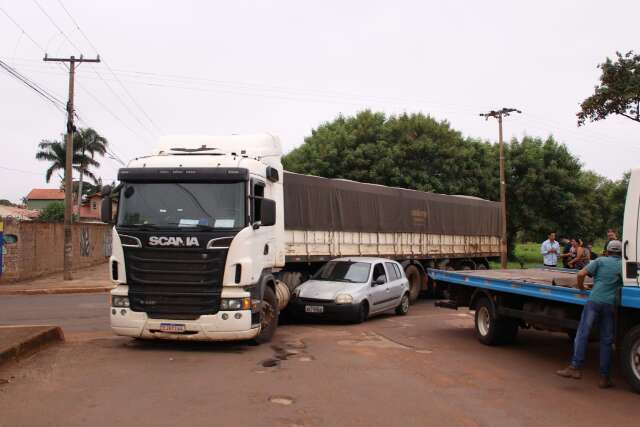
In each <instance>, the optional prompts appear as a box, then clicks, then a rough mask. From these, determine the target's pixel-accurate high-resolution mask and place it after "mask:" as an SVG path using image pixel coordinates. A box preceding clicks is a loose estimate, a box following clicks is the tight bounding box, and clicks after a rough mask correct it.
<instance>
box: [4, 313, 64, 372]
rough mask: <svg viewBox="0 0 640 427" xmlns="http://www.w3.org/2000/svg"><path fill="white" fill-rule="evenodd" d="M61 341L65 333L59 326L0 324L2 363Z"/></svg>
mask: <svg viewBox="0 0 640 427" xmlns="http://www.w3.org/2000/svg"><path fill="white" fill-rule="evenodd" d="M61 341H64V334H63V333H62V329H60V328H59V327H57V326H0V365H1V364H2V363H4V362H8V361H10V360H17V359H20V358H23V357H26V356H29V355H31V354H33V353H36V352H38V351H40V350H42V349H43V348H45V347H46V346H48V345H50V344H52V343H55V342H61ZM5 381H6V380H5Z"/></svg>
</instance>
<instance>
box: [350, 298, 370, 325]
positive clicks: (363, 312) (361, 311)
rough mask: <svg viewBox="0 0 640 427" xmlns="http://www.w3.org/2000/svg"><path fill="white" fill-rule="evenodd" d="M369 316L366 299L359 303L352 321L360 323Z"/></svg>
mask: <svg viewBox="0 0 640 427" xmlns="http://www.w3.org/2000/svg"><path fill="white" fill-rule="evenodd" d="M368 317H369V304H367V302H366V301H363V302H361V303H360V306H359V307H358V312H357V313H356V316H355V318H354V319H353V323H362V322H364V321H365V320H367V318H368Z"/></svg>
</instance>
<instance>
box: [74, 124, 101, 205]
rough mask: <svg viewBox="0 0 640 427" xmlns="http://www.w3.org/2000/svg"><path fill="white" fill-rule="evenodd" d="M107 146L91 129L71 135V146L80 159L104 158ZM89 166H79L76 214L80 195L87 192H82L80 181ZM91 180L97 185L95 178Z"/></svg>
mask: <svg viewBox="0 0 640 427" xmlns="http://www.w3.org/2000/svg"><path fill="white" fill-rule="evenodd" d="M107 145H109V141H107V139H106V138H105V137H103V136H101V135H100V134H98V132H96V131H95V130H94V129H92V128H84V129H80V130H79V131H78V132H76V133H74V134H73V146H74V148H75V149H76V150H77V151H78V153H79V154H80V159H85V160H89V158H90V159H91V160H94V161H95V157H96V155H100V156H104V155H105V154H106V152H107ZM96 163H97V161H96ZM90 166H92V165H91V164H90V163H88V162H87V163H81V164H80V181H79V183H78V189H77V190H76V193H77V194H78V212H80V204H81V203H82V195H83V194H87V192H86V191H84V190H83V182H82V181H83V177H84V175H85V174H87V175H89V173H90V172H89V167H90ZM89 176H92V175H89ZM93 179H94V182H96V183H97V181H96V179H95V177H93Z"/></svg>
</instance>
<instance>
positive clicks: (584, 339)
mask: <svg viewBox="0 0 640 427" xmlns="http://www.w3.org/2000/svg"><path fill="white" fill-rule="evenodd" d="M621 252H622V243H621V242H620V240H611V241H610V242H609V243H608V244H607V252H606V256H603V257H599V258H597V259H596V260H594V261H592V262H590V263H589V264H588V265H587V266H586V267H584V268H583V269H582V270H580V271H579V272H578V274H577V281H578V289H580V290H584V289H585V287H584V279H585V277H586V276H587V275H588V276H591V277H593V288H592V290H591V293H590V295H589V299H588V300H587V302H586V304H585V306H584V309H583V310H582V317H581V318H580V325H579V326H578V331H577V332H576V339H575V341H574V344H573V358H572V359H571V364H570V365H569V366H568V367H567V368H565V369H562V370H560V371H557V372H556V373H557V374H558V375H560V376H561V377H565V378H574V379H580V378H582V366H583V365H584V360H585V356H586V352H587V344H588V343H589V334H590V333H591V328H592V327H593V326H594V325H598V326H599V327H600V383H599V387H600V388H609V387H612V386H613V384H612V382H611V353H612V346H613V340H614V329H615V325H614V323H615V301H616V292H617V290H618V289H619V288H621V287H622V275H621V273H620V272H621V269H622V260H621V258H620V253H621Z"/></svg>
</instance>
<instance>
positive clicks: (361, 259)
mask: <svg viewBox="0 0 640 427" xmlns="http://www.w3.org/2000/svg"><path fill="white" fill-rule="evenodd" d="M331 261H353V262H367V263H369V264H375V263H377V262H397V261H394V260H392V259H389V258H376V257H366V256H351V257H343V258H335V259H332V260H331Z"/></svg>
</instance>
